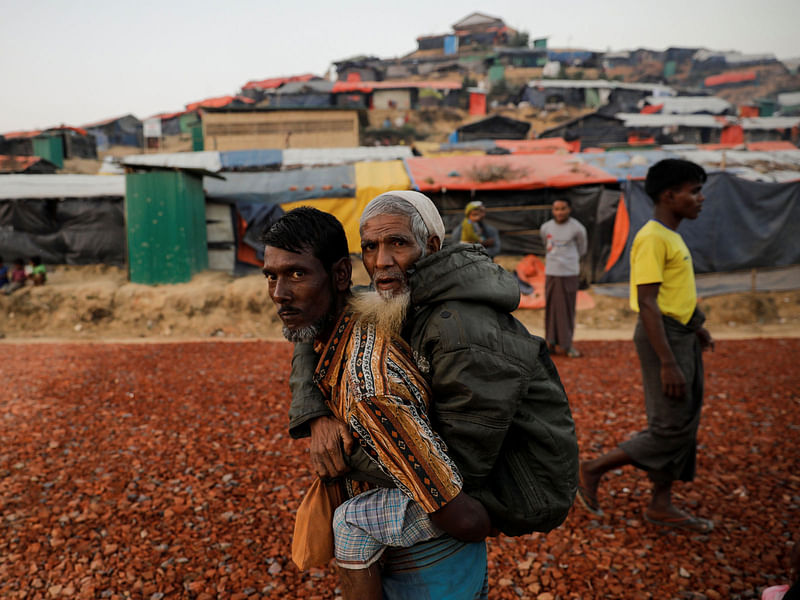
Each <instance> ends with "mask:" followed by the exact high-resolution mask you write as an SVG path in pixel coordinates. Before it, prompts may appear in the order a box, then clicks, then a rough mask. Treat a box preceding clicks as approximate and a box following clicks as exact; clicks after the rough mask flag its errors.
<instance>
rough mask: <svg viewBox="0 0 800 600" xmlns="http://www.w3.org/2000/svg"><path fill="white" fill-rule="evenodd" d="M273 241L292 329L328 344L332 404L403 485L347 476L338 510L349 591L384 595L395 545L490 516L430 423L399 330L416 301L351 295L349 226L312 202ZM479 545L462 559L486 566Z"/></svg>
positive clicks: (272, 234)
mask: <svg viewBox="0 0 800 600" xmlns="http://www.w3.org/2000/svg"><path fill="white" fill-rule="evenodd" d="M263 240H264V242H265V245H266V247H265V250H264V274H265V276H266V277H267V281H268V287H269V295H270V298H271V299H272V300H273V302H274V303H275V304H276V306H277V307H278V314H279V316H280V317H281V319H283V321H284V324H285V327H284V333H285V335H286V337H287V339H289V340H290V341H308V340H313V341H314V342H315V343H316V345H317V347H318V348H321V349H322V351H321V354H322V356H323V360H322V361H320V364H319V365H318V367H317V369H316V373H315V376H314V377H315V380H316V381H317V383H318V385H319V386H320V387H321V388H322V389H323V390H325V392H326V398H327V399H328V402H327V406H328V407H329V408H330V410H331V412H332V413H333V415H334V416H335V418H336V420H337V423H338V424H340V425H344V424H346V427H347V429H348V433H347V435H345V441H348V438H349V439H350V440H352V439H358V440H359V442H360V443H361V445H362V447H363V448H364V449H365V450H366V452H367V454H368V455H369V457H370V459H371V461H372V462H373V463H374V464H375V465H376V466H378V467H379V468H380V471H381V472H382V475H384V476H388V478H389V482H388V484H389V485H391V486H392V487H390V488H385V487H374V486H368V485H365V484H363V483H361V482H359V481H357V480H353V479H350V478H346V479H345V482H346V485H347V495H348V496H349V497H351V498H352V499H351V500H348V501H346V502H345V503H344V504H343V505H342V506H340V507H339V508H338V509H337V510H336V514H335V517H334V523H335V526H334V536H335V540H336V544H335V546H336V547H335V551H336V552H335V554H336V558H337V563H338V564H339V565H340V567H342V569H340V574H341V578H342V584H343V591H344V595H345V597H346V598H348V599H349V598H358V599H360V600H371V599H373V598H374V599H380V598H381V597H382V591H381V580H380V573H379V571H378V567H377V565H375V564H374V563H375V562H376V561H377V559H378V558H380V556H381V554H382V552H383V551H384V550H385V547H386V546H387V545H393V546H400V547H408V546H412V545H414V544H415V543H416V542H419V541H425V540H429V539H431V538H435V537H439V536H440V535H442V533H445V532H446V533H448V534H450V535H453V536H454V537H457V538H459V539H461V540H463V541H465V542H482V541H483V539H484V538H485V537H486V535H487V534H488V533H489V519H488V515H487V514H486V511H485V510H484V509H483V507H482V506H481V505H480V503H478V502H477V501H475V500H474V499H471V498H469V497H468V496H467V495H466V494H464V493H463V492H462V491H461V476H460V475H459V473H458V471H457V469H456V467H455V465H454V464H453V462H452V460H450V458H449V457H448V456H447V454H446V452H445V448H444V445H443V444H442V442H441V439H440V438H439V436H438V435H436V434H435V433H434V432H433V431H432V430H431V428H430V424H429V422H428V419H427V410H428V403H429V400H430V389H429V388H428V385H427V383H426V382H425V380H424V379H423V378H422V376H421V375H420V373H419V372H418V370H417V368H416V365H415V364H414V362H413V357H412V356H411V353H410V351H409V349H408V346H407V345H406V344H405V342H403V341H402V340H401V339H400V338H399V337H397V331H398V330H399V327H400V325H401V324H402V322H403V317H404V315H405V306H404V305H403V303H401V302H384V301H383V300H382V299H381V298H375V295H376V294H375V293H374V292H372V293H368V292H367V293H364V292H362V293H361V294H359V295H358V296H356V297H353V296H352V295H351V294H350V272H351V268H352V267H351V263H350V256H349V253H348V246H347V239H346V237H345V234H344V230H343V228H342V226H341V224H340V223H339V222H338V221H337V220H336V218H335V217H333V216H331V215H329V214H327V213H323V212H321V211H318V210H316V209H313V208H309V207H301V208H298V209H296V210H293V211H291V212H289V213H287V214H286V215H285V216H284V217H282V218H281V219H279V220H278V221H277V222H276V223H275V224H274V225H272V226H271V227H270V228H269V230H268V231H267V232H266V233H265V235H264V238H263ZM376 300H377V302H376ZM377 479H378V480H380V479H381V474H379V475H378V476H377ZM376 515H377V518H376ZM472 546H473V547H472V548H471V549H466V550H464V551H462V552H461V554H463V555H464V556H465V557H467V558H469V559H471V560H470V561H469V562H467V563H466V564H463V559H462V566H465V567H471V566H472V565H471V563H472V562H475V559H478V562H477V563H475V566H478V567H480V564H481V563H480V559H481V558H482V559H483V562H484V563H485V555H484V554H483V553H482V552H483V551H484V548H483V547H481V546H480V545H475V544H473V545H472ZM469 550H471V551H469ZM450 562H451V563H452V562H453V561H450ZM484 567H485V564H484ZM459 579H460V581H459V584H458V589H459V590H460V591H463V592H464V593H465V594H468V595H469V597H479V596H478V594H479V593H480V592H481V591H482V590H483V589H484V588H485V587H486V585H487V580H486V573H485V568H484V569H483V570H481V569H480V568H478V569H470V568H465V569H462V570H461V573H460V574H459ZM465 597H467V596H465Z"/></svg>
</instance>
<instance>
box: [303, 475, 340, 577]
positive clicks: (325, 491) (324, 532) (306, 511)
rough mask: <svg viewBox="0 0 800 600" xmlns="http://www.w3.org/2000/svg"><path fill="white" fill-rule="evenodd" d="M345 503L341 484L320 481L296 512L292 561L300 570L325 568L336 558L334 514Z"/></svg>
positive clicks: (318, 480) (313, 485)
mask: <svg viewBox="0 0 800 600" xmlns="http://www.w3.org/2000/svg"><path fill="white" fill-rule="evenodd" d="M343 501H344V494H343V493H342V487H341V484H340V482H339V481H334V482H333V483H324V482H323V481H322V480H321V479H319V478H317V479H315V480H314V483H312V484H311V487H310V488H308V491H307V492H306V496H305V498H303V501H302V502H301V503H300V507H299V508H298V509H297V514H296V515H295V519H294V535H293V536H292V561H293V562H294V564H296V565H297V567H298V568H299V569H301V570H306V569H310V568H311V567H324V566H326V565H327V564H328V563H329V562H330V560H331V559H332V558H333V526H332V524H333V513H334V511H335V510H336V507H338V506H339V505H340V504H341V503H342V502H343Z"/></svg>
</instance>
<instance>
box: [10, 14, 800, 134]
mask: <svg viewBox="0 0 800 600" xmlns="http://www.w3.org/2000/svg"><path fill="white" fill-rule="evenodd" d="M0 7H1V8H2V12H0V15H2V18H0V132H7V131H13V130H18V129H38V128H42V127H49V126H53V125H58V124H61V123H64V124H68V125H82V124H85V123H88V122H91V121H98V120H100V119H104V118H107V117H113V116H118V115H123V114H127V113H133V114H134V115H136V116H137V117H139V118H145V117H148V116H151V115H152V114H155V113H158V112H165V111H178V110H182V109H183V107H184V105H185V104H187V103H189V102H194V101H196V100H202V99H204V98H207V97H210V96H220V95H226V94H235V93H236V92H237V91H238V90H239V89H240V88H241V86H242V85H243V84H245V83H246V82H247V81H249V80H251V79H264V78H267V77H275V76H280V75H291V74H299V73H305V72H311V73H315V74H319V75H323V74H324V73H325V71H326V70H327V69H328V67H329V66H330V63H331V62H332V61H334V60H341V59H344V58H349V57H351V56H355V55H358V54H370V55H375V56H378V57H381V58H390V57H395V56H402V55H404V54H406V53H408V52H411V51H413V50H414V49H415V48H416V38H417V36H419V35H424V34H433V33H446V32H448V31H450V29H451V25H452V24H453V23H455V22H456V21H458V20H460V19H461V18H462V17H464V16H466V15H468V14H469V13H471V12H474V11H481V12H485V13H488V14H491V15H494V16H498V17H501V18H502V19H504V20H505V22H506V23H507V24H508V25H510V26H511V27H514V28H516V29H520V30H524V31H527V32H529V33H530V35H531V37H544V36H549V38H550V41H549V45H550V46H551V47H564V46H568V45H569V46H575V47H582V48H588V49H593V50H608V49H612V50H624V49H631V48H638V47H647V48H653V49H664V48H666V47H668V46H698V47H706V48H710V49H714V50H731V49H735V50H741V51H743V52H747V53H762V52H771V53H774V54H775V55H777V56H778V57H779V58H789V57H796V56H800V35H798V24H800V1H798V0H764V1H762V2H753V1H752V0H638V1H634V0H605V1H603V0H561V1H552V0H551V1H549V2H541V1H535V0H513V1H511V0H508V1H504V0H492V2H484V3H478V2H473V1H472V0H469V1H467V2H464V1H463V0H462V1H458V2H456V1H453V0H404V1H402V2H394V3H388V2H375V1H371V2H367V1H361V0H324V1H323V0H289V1H287V0H281V1H280V2H279V1H276V0H226V2H209V1H204V0H193V1H191V2H190V1H188V0H158V1H155V0H139V1H138V2H118V1H116V0H102V1H100V0H78V1H77V2H74V1H68V0H24V1H20V0H0Z"/></svg>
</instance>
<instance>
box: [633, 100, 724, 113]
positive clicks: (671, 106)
mask: <svg viewBox="0 0 800 600" xmlns="http://www.w3.org/2000/svg"><path fill="white" fill-rule="evenodd" d="M645 100H646V101H647V102H648V103H650V104H661V105H662V108H661V114H663V115H666V114H672V115H691V114H694V113H710V114H712V115H719V114H722V113H724V112H725V111H728V110H731V109H732V108H733V105H732V104H731V103H730V102H728V101H727V100H723V99H722V98H717V97H716V96H671V97H666V98H665V97H664V96H649V97H648V98H646V99H645Z"/></svg>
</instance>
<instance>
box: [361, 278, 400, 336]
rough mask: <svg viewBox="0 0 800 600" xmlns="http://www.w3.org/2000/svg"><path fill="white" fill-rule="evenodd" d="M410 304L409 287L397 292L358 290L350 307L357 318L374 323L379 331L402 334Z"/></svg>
mask: <svg viewBox="0 0 800 600" xmlns="http://www.w3.org/2000/svg"><path fill="white" fill-rule="evenodd" d="M410 305H411V290H409V289H408V288H407V287H406V288H405V289H404V290H403V291H402V292H399V293H397V294H390V293H387V294H384V293H381V292H378V291H375V290H370V291H364V292H358V293H356V294H354V295H353V297H352V298H351V299H350V308H351V309H352V310H353V313H355V316H356V317H357V318H359V319H361V320H362V321H366V322H368V323H374V324H375V328H376V329H377V330H378V331H381V332H384V333H388V334H390V335H400V331H401V330H402V328H403V323H404V322H405V320H406V313H407V312H408V307H409V306H410Z"/></svg>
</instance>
